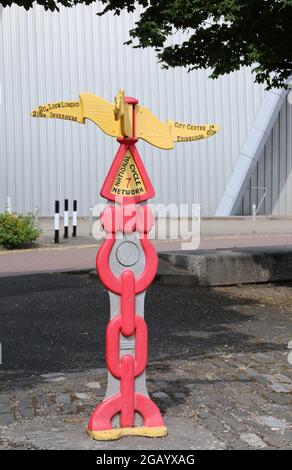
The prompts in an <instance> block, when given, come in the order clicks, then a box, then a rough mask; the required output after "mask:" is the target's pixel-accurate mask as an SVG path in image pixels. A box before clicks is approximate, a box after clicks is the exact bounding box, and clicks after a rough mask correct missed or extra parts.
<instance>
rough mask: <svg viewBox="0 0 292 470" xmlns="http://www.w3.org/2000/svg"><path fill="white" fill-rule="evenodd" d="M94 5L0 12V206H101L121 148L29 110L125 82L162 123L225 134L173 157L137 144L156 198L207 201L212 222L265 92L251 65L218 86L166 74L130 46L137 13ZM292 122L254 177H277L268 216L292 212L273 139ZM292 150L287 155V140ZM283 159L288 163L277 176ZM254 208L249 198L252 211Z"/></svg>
mask: <svg viewBox="0 0 292 470" xmlns="http://www.w3.org/2000/svg"><path fill="white" fill-rule="evenodd" d="M98 8H99V7H98V5H91V6H89V7H87V6H82V5H80V6H78V7H75V8H72V9H61V12H60V13H51V12H44V10H43V9H42V8H41V7H35V8H34V9H33V10H32V11H29V12H26V11H25V10H24V9H21V8H18V7H16V6H14V7H12V8H5V9H3V11H2V17H1V20H0V21H1V24H0V81H1V106H0V119H1V123H0V211H3V210H4V208H5V200H6V196H7V195H10V196H11V197H12V205H13V209H14V210H15V211H17V212H27V211H32V210H33V208H34V207H35V206H38V207H40V211H41V215H49V214H52V213H53V207H54V200H55V199H60V200H62V199H63V198H64V197H69V198H70V200H72V199H73V198H76V199H78V201H79V208H80V213H81V214H82V215H88V213H89V207H91V206H92V205H94V204H95V203H96V202H100V201H101V198H100V197H99V189H100V187H101V184H102V182H103V180H104V178H105V176H106V173H107V170H108V168H109V166H110V163H111V161H112V159H113V156H114V153H115V151H116V149H117V143H116V142H115V141H114V140H113V139H111V138H109V137H107V136H105V135H103V134H102V133H101V132H100V131H99V129H97V128H96V127H95V126H94V125H93V124H92V123H91V122H87V123H86V125H84V126H83V125H78V124H75V123H72V122H66V121H60V120H59V121H57V120H56V121H54V120H44V119H32V118H31V117H30V112H31V109H32V108H33V107H35V106H37V105H39V104H43V103H46V102H51V101H57V100H60V99H76V98H77V97H78V93H79V92H86V91H88V92H93V93H96V94H97V95H100V96H103V97H104V98H106V99H108V100H112V99H113V97H114V95H115V94H116V92H117V91H118V89H119V88H120V87H122V86H123V87H124V88H125V89H126V92H127V94H128V95H132V96H136V97H137V98H139V99H140V102H141V103H142V104H143V105H144V106H147V107H149V108H151V109H152V110H153V112H154V113H155V114H156V115H157V116H159V117H160V118H161V119H163V120H166V119H168V118H169V119H178V120H181V121H186V122H193V123H203V124H204V123H212V122H214V123H217V124H220V125H221V126H222V130H221V132H220V133H219V134H218V135H217V136H215V137H213V138H211V139H209V140H206V141H202V142H197V143H183V144H178V145H177V146H176V149H175V150H173V151H170V152H167V151H159V150H158V149H155V148H152V147H151V146H150V145H148V144H143V143H142V142H141V143H139V151H140V153H141V155H142V158H143V160H144V163H145V165H146V168H147V170H148V172H149V174H150V177H151V178H152V180H153V183H154V187H155V189H156V197H155V200H154V201H153V202H156V203H159V202H165V203H173V202H174V203H187V204H191V203H200V204H201V205H202V213H203V215H213V214H214V213H215V210H216V208H217V205H218V203H219V201H220V198H221V196H222V194H223V192H224V188H225V185H226V183H227V181H228V179H229V177H230V175H231V173H232V169H233V167H234V165H235V162H236V160H237V157H238V155H239V151H240V149H241V148H242V146H243V144H244V142H245V139H246V137H247V135H248V131H249V129H250V127H251V125H252V122H253V120H254V119H255V116H256V113H257V110H258V109H259V107H260V104H261V102H262V99H263V95H264V89H263V87H261V86H260V85H255V84H254V83H253V76H252V74H251V72H250V70H249V69H246V68H244V69H242V70H240V71H238V72H235V73H233V74H231V75H229V76H224V77H221V78H219V79H218V80H215V81H213V80H211V79H208V71H204V70H201V71H195V72H192V73H187V72H186V71H185V70H183V69H175V70H168V71H166V70H162V69H161V68H160V66H159V65H158V64H157V61H156V57H155V54H154V52H153V51H152V50H150V49H147V50H137V49H132V48H131V47H128V46H124V45H123V42H124V41H126V40H127V39H128V31H129V29H130V28H131V27H132V26H133V24H134V21H135V17H134V16H133V15H127V14H125V15H121V16H120V17H114V16H113V15H106V16H105V17H103V18H99V17H97V16H96V14H95V13H96V11H98ZM287 112H288V111H287V110H286V113H287ZM289 112H291V111H289ZM285 119H286V121H285ZM285 119H284V117H282V120H281V119H280V121H279V125H278V126H279V129H278V130H277V129H275V130H274V132H273V142H272V143H269V145H267V149H266V152H265V158H264V163H262V162H260V164H259V172H258V174H257V176H256V178H257V180H258V179H262V178H263V176H262V171H263V168H264V171H265V174H266V175H267V176H266V177H265V178H266V179H265V181H267V182H268V180H269V181H272V182H274V186H273V193H271V194H270V198H271V201H270V206H268V205H267V206H266V210H270V211H271V212H272V211H273V212H277V211H284V212H285V211H291V208H290V202H289V201H288V200H289V196H288V192H289V191H288V185H289V184H290V185H291V181H290V180H289V178H288V180H287V176H289V175H288V174H287V172H288V170H289V168H290V163H288V160H287V162H286V163H284V160H285V149H284V148H283V145H282V144H281V145H280V144H279V145H278V147H277V146H276V143H275V141H276V135H280V134H281V135H282V136H285V138H286V139H287V141H288V140H289V138H290V137H289V138H288V134H287V135H286V132H287V118H285ZM289 119H291V118H289ZM285 123H286V124H285ZM290 123H291V120H290ZM274 134H275V135H274ZM289 145H290V147H289V148H290V149H291V141H290V144H289ZM269 146H270V147H269ZM271 146H272V147H273V149H274V150H272V149H271ZM277 148H278V149H279V148H280V150H281V155H280V154H277V152H278V150H277ZM270 155H271V156H270ZM290 156H291V153H290ZM278 158H279V159H281V166H280V168H279V169H276V168H275V169H273V168H274V165H276V164H277V159H278ZM289 158H290V157H289ZM283 159H284V160H283ZM285 161H286V160H285ZM268 162H270V163H268ZM261 165H262V166H263V167H262V166H261ZM269 165H270V170H269V169H268V167H269ZM270 173H271V175H270ZM269 175H270V176H269ZM277 175H278V176H277ZM276 180H277V182H279V187H276V186H275V182H276ZM287 181H288V183H286V182H287ZM282 183H283V184H284V185H285V184H286V186H287V196H285V197H284V196H283V197H284V198H286V199H287V202H286V203H284V202H283V201H282V199H281V198H282V192H283V189H282V192H281V187H280V186H281V184H282ZM282 188H283V186H282ZM277 191H278V192H279V193H280V197H279V198H278V199H277V195H276V193H277ZM272 194H273V196H272ZM267 201H268V200H267ZM249 204H250V201H248V198H245V202H244V211H248V207H249ZM267 204H268V202H267ZM277 213H278V212H277ZM282 213H283V212H282Z"/></svg>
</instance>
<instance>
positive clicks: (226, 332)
mask: <svg viewBox="0 0 292 470" xmlns="http://www.w3.org/2000/svg"><path fill="white" fill-rule="evenodd" d="M234 289H236V287H235V288H233V290H234ZM237 289H238V288H237ZM241 289H243V288H241ZM248 289H252V286H246V287H245V290H246V292H248ZM230 292H232V288H229V289H228V288H221V289H208V288H199V287H198V288H184V287H173V286H161V285H157V284H155V285H153V286H152V287H151V289H150V290H149V291H148V293H147V296H146V316H145V318H146V321H147V325H148V329H149V359H150V360H156V359H159V358H161V359H162V358H167V357H175V358H177V357H184V356H187V355H192V356H193V355H196V354H203V353H206V354H208V353H210V352H211V351H214V350H216V349H218V348H221V347H225V345H227V346H226V347H227V349H228V350H234V349H236V350H238V349H240V348H242V349H244V350H252V348H253V347H254V346H253V341H254V333H255V332H256V331H257V329H258V328H261V331H259V333H260V336H262V335H263V334H264V332H265V331H266V334H267V335H268V336H269V328H270V327H271V324H273V322H274V321H276V318H274V317H273V315H272V312H271V308H270V310H269V313H267V312H265V311H263V309H262V308H261V307H259V306H258V304H257V303H256V302H255V301H254V300H252V299H247V298H245V299H240V298H239V299H234V298H233V297H230ZM241 303H244V304H245V305H247V306H249V309H248V311H247V310H246V308H243V309H241V311H238V307H240V305H241ZM253 304H254V308H253ZM263 315H264V318H262V316H263ZM108 318H109V300H108V293H107V291H106V290H105V288H104V287H103V286H102V285H101V284H100V283H99V282H96V281H95V280H94V279H92V278H90V277H89V276H88V275H87V274H69V273H63V274H61V273H55V274H40V275H26V276H17V277H10V278H1V279H0V341H1V344H2V365H1V368H0V381H1V380H2V381H4V382H6V381H7V379H8V378H12V377H16V376H17V377H25V376H26V377H27V376H30V375H33V374H36V375H39V374H43V373H46V372H52V371H53V372H58V371H62V370H67V371H68V370H72V371H73V370H84V369H88V368H94V367H104V366H105V362H104V351H105V328H106V324H107V322H108ZM263 319H264V320H265V324H264V325H265V328H264V331H262V327H263V322H262V320H263ZM279 320H280V318H279V315H278V316H277V321H279ZM287 320H288V319H286V321H287ZM288 321H291V323H290V328H291V330H290V331H291V338H292V317H289V320H288ZM251 322H252V328H250V323H251ZM286 326H287V325H286ZM242 328H245V331H244V332H243V331H242ZM288 330H289V328H288ZM278 333H281V330H278ZM288 338H289V337H288V336H287V337H285V342H286V344H285V345H283V347H286V345H287V341H288ZM278 339H279V338H278ZM273 347H276V346H273V345H272V344H266V343H265V341H264V342H263V341H261V342H260V344H259V345H257V350H261V351H262V352H264V351H265V350H266V349H268V350H271V348H272V349H273ZM5 372H9V375H8V376H7V374H5Z"/></svg>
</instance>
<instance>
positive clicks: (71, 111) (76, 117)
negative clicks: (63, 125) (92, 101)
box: [31, 101, 85, 124]
mask: <svg viewBox="0 0 292 470" xmlns="http://www.w3.org/2000/svg"><path fill="white" fill-rule="evenodd" d="M31 115H32V116H33V117H42V118H54V119H66V120H69V121H76V122H79V123H80V124H84V122H85V120H84V115H83V110H82V105H81V103H80V101H58V102H56V103H47V104H43V105H41V106H38V107H37V108H35V109H34V110H33V111H32V113H31Z"/></svg>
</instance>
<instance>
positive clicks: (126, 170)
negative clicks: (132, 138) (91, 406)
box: [100, 143, 155, 204]
mask: <svg viewBox="0 0 292 470" xmlns="http://www.w3.org/2000/svg"><path fill="white" fill-rule="evenodd" d="M100 194H101V196H103V197H104V198H105V199H109V200H110V201H119V200H121V198H122V200H123V204H125V203H126V204H128V203H139V202H142V201H146V200H147V199H150V198H152V197H153V196H154V194H155V192H154V189H153V186H152V183H151V181H150V179H149V176H148V174H147V172H146V170H145V167H144V165H143V162H142V160H141V157H140V155H139V153H138V150H137V149H136V146H135V144H133V143H132V144H127V143H122V144H121V145H120V148H119V150H118V152H117V154H116V156H115V158H114V161H113V163H112V166H111V168H110V170H109V172H108V174H107V177H106V179H105V181H104V183H103V186H102V188H101V191H100Z"/></svg>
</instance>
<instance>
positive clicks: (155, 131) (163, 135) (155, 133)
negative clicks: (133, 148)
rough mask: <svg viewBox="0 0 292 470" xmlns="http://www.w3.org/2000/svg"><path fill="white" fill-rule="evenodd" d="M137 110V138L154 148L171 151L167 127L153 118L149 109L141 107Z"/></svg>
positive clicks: (171, 145) (171, 146)
mask: <svg viewBox="0 0 292 470" xmlns="http://www.w3.org/2000/svg"><path fill="white" fill-rule="evenodd" d="M137 108H138V109H137V114H136V121H137V126H136V127H137V130H136V135H137V137H138V138H139V139H143V140H146V142H148V143H149V144H151V145H154V146H155V147H158V148H161V149H165V150H170V149H173V142H172V138H171V134H170V128H169V125H168V124H166V123H164V122H162V121H160V120H159V119H158V118H157V117H156V116H154V114H152V113H151V111H150V109H148V108H144V107H143V106H137Z"/></svg>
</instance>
